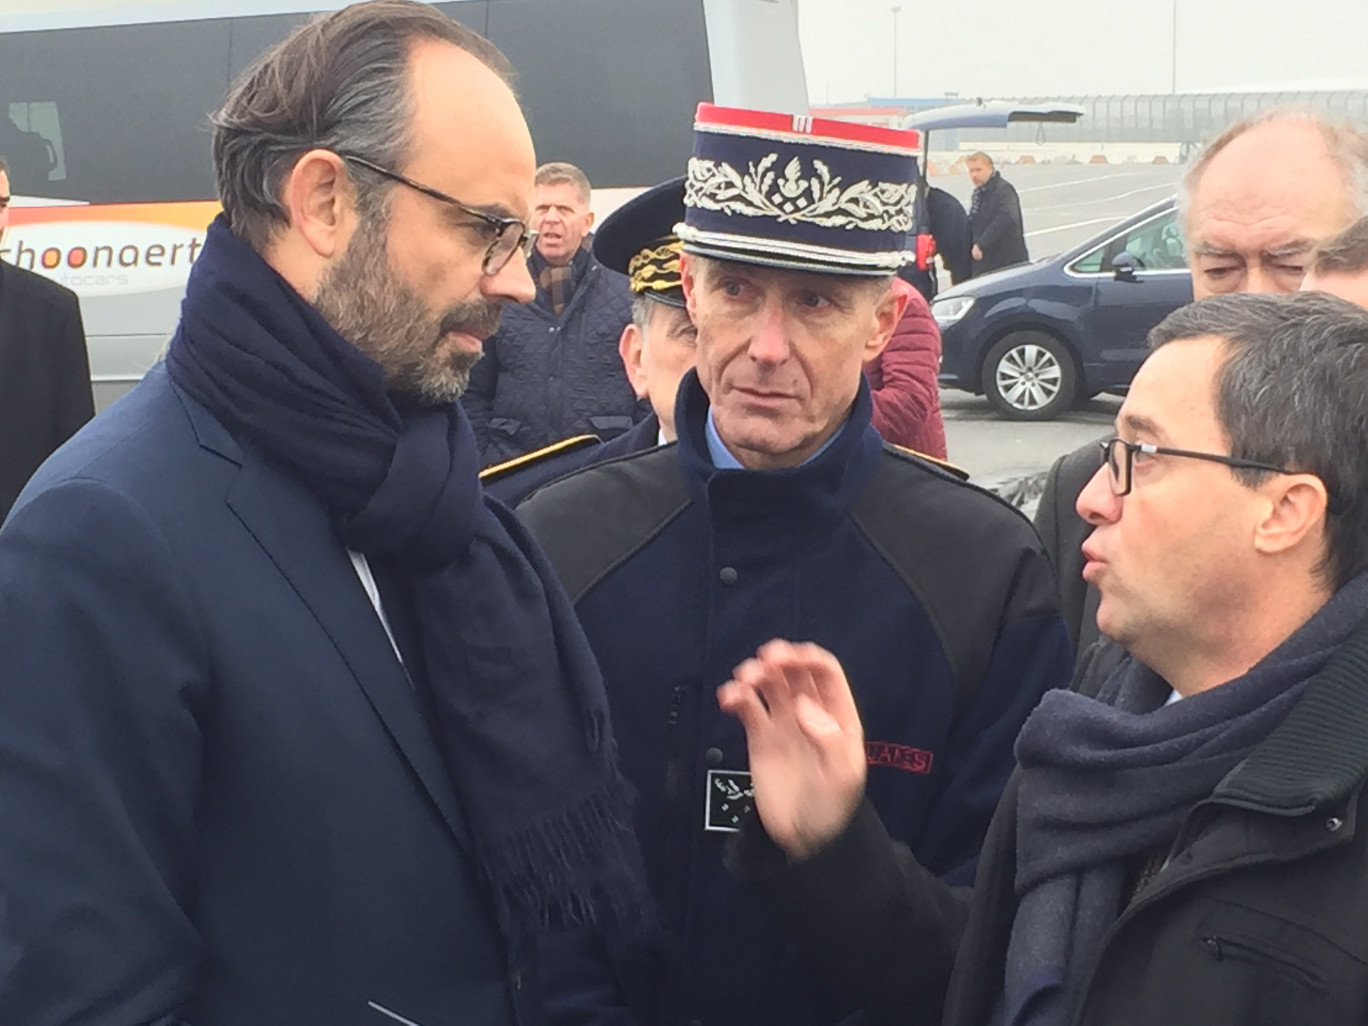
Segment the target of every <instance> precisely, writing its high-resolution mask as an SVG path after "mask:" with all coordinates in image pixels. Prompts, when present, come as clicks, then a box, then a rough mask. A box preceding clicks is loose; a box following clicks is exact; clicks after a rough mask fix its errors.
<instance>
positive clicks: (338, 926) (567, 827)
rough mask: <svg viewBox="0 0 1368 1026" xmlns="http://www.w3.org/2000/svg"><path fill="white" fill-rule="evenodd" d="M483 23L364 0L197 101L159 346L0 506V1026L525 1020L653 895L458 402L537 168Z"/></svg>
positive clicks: (512, 281) (509, 286)
mask: <svg viewBox="0 0 1368 1026" xmlns="http://www.w3.org/2000/svg"><path fill="white" fill-rule="evenodd" d="M510 76H511V69H510V68H509V66H508V63H507V61H506V60H505V59H504V58H503V56H502V55H501V54H500V53H499V52H498V51H497V50H496V49H494V47H493V46H491V45H490V44H489V43H488V42H487V41H485V40H484V39H482V38H480V37H479V36H477V35H475V34H474V33H472V32H470V31H468V30H466V29H464V28H462V27H461V26H459V25H458V24H456V23H455V22H453V21H451V20H450V19H448V18H447V17H445V16H444V15H443V14H441V13H440V12H438V11H437V10H436V9H434V8H433V7H431V6H429V5H427V4H421V3H411V2H407V0H378V2H375V3H369V4H360V5H356V6H354V7H349V8H347V9H345V10H342V11H338V12H335V13H332V14H329V15H326V16H324V17H322V18H320V19H317V20H315V21H312V22H310V23H309V24H307V25H305V26H304V27H302V28H301V29H300V30H299V31H297V32H296V33H295V34H294V35H292V36H291V37H290V38H289V39H287V40H286V41H284V42H283V43H281V44H280V45H279V46H277V47H275V48H273V49H272V50H271V51H269V52H268V53H267V54H265V55H264V56H263V57H261V58H260V59H259V60H258V61H257V62H256V63H255V64H253V65H252V66H251V67H250V68H248V69H247V71H245V72H244V73H243V76H242V78H241V79H240V80H239V81H238V83H237V84H236V85H235V86H234V87H233V89H232V91H231V93H230V94H229V96H228V98H227V100H226V102H225V103H224V105H223V107H222V108H221V109H220V110H219V111H218V113H217V114H215V115H214V118H213V122H214V134H213V159H214V165H215V169H216V172H217V177H218V186H219V195H220V198H221V200H222V202H223V208H224V214H223V216H222V217H220V218H219V219H218V220H216V221H215V222H214V224H213V225H211V226H210V228H209V232H208V236H207V240H206V242H205V245H204V248H203V250H202V251H201V253H200V255H199V258H198V260H197V261H196V263H195V267H194V271H193V273H192V274H191V276H190V280H189V283H188V286H187V290H186V296H185V302H184V305H183V307H182V318H181V323H180V325H179V327H178V329H177V332H176V335H175V337H174V339H173V340H172V342H171V345H170V349H169V351H168V355H167V359H166V363H165V365H164V366H160V367H157V368H154V369H153V370H152V371H151V372H150V373H149V374H148V375H147V377H146V378H145V379H144V380H143V381H142V382H141V384H139V386H138V387H137V388H136V389H135V390H134V391H133V392H132V393H130V394H129V395H128V396H127V397H125V398H124V399H122V400H121V401H120V402H119V403H118V404H117V406H116V407H114V408H112V409H111V410H109V411H108V412H107V414H106V415H105V416H103V417H99V418H97V419H96V420H95V421H94V422H93V423H92V424H90V425H88V426H87V427H86V428H85V429H83V430H82V431H81V432H80V433H79V434H78V435H77V436H76V437H75V438H73V439H72V441H71V442H70V443H68V445H67V446H65V447H64V448H63V449H62V450H61V451H60V452H59V454H58V455H57V456H55V457H54V458H53V459H50V460H49V461H48V462H47V463H46V464H45V466H44V467H43V469H41V470H40V471H39V472H38V474H37V476H36V477H35V478H34V479H33V480H32V481H31V482H30V484H29V485H28V487H27V488H26V489H25V491H24V493H23V494H22V495H21V496H20V498H19V501H18V503H17V504H16V506H15V508H14V510H13V512H12V513H11V515H10V518H9V520H8V521H7V522H6V523H5V525H4V527H3V529H0V653H3V655H0V823H3V829H0V1022H4V1023H14V1024H20V1023H22V1024H24V1026H48V1024H57V1023H65V1024H74V1023H77V1022H81V1023H108V1024H111V1026H113V1024H120V1026H123V1024H134V1023H138V1024H156V1026H170V1024H173V1023H197V1024H209V1023H242V1024H248V1023H250V1024H252V1026H301V1024H312V1023H317V1024H325V1023H326V1024H328V1026H380V1024H383V1023H395V1022H401V1023H413V1024H417V1023H422V1024H424V1026H438V1024H446V1023H462V1024H471V1026H509V1024H512V1023H515V1022H535V1021H540V1017H541V1016H540V1008H539V1007H538V1004H539V1002H538V1001H537V995H536V993H535V990H536V988H535V987H534V986H533V979H534V976H533V975H532V974H530V973H529V972H528V971H527V966H528V963H529V961H530V959H529V957H528V954H527V953H528V951H529V950H530V943H531V941H532V938H533V936H534V935H535V933H536V932H537V929H538V927H539V926H540V925H541V924H543V923H546V922H564V921H570V922H581V921H585V920H588V921H593V922H597V921H602V920H605V919H608V918H613V919H614V921H616V919H618V918H625V917H626V915H627V914H629V913H633V912H636V911H638V910H639V908H640V907H641V906H643V905H644V903H645V900H646V899H645V898H644V885H641V884H639V883H638V882H637V881H638V880H639V876H638V874H637V872H636V866H637V863H638V861H639V859H638V858H637V857H636V855H635V844H634V842H633V840H632V837H631V832H630V824H629V813H628V811H627V805H626V801H625V798H624V790H625V785H624V784H623V782H622V780H621V779H620V778H619V776H618V774H617V771H616V768H615V764H614V758H613V745H612V738H611V735H610V733H609V732H608V724H607V701H606V698H605V696H604V692H603V685H602V681H601V679H600V678H599V674H598V669H597V667H596V666H595V664H594V661H593V658H592V656H591V655H590V654H589V650H588V645H587V643H586V642H585V640H584V637H583V635H582V634H581V633H580V629H579V627H578V625H577V624H576V623H575V619H574V614H573V612H572V610H571V608H570V604H569V600H568V599H567V598H566V596H565V595H564V593H563V592H562V591H561V589H560V587H559V586H558V584H557V583H556V581H555V578H554V575H553V574H552V572H551V571H550V569H549V568H548V567H547V564H546V561H545V558H544V557H543V556H542V555H541V553H540V552H539V551H538V550H537V548H536V546H535V545H534V544H533V543H532V542H531V541H530V539H529V537H528V536H527V534H526V533H525V532H524V531H523V530H522V528H521V527H520V526H519V524H518V523H517V521H516V520H515V519H514V518H513V517H512V515H511V514H510V513H509V512H508V511H507V509H506V508H504V507H503V506H501V505H499V504H497V503H494V502H489V501H486V500H485V498H484V495H483V492H482V490H481V488H480V485H479V481H478V478H477V471H478V467H479V458H478V454H477V451H476V445H475V438H474V432H473V431H472V430H471V427H470V424H469V422H468V421H467V420H466V419H465V416H464V414H463V413H462V412H461V408H460V406H459V405H458V404H457V403H456V399H457V397H458V396H459V395H460V393H461V391H462V389H463V388H464V387H465V384H466V381H467V379H468V377H469V374H470V368H471V366H473V364H474V362H475V361H476V360H477V359H478V358H479V355H480V350H481V342H482V340H483V339H484V338H485V336H487V335H488V334H489V333H490V332H491V331H493V330H494V328H495V326H496V325H497V324H498V319H499V311H500V308H501V306H502V305H503V304H505V303H519V302H526V301H527V300H529V299H531V298H532V295H533V291H534V289H533V283H532V280H531V279H530V278H529V277H528V273H527V267H526V263H525V261H524V259H523V258H524V257H525V256H526V253H527V251H528V250H529V249H530V247H531V241H532V237H533V236H532V233H531V232H530V231H529V228H528V219H529V217H530V216H531V211H530V209H529V207H530V202H529V199H530V195H531V192H532V176H533V171H534V169H535V167H536V161H535V158H534V155H533V150H532V141H531V138H530V136H529V133H528V130H527V125H526V123H525V121H524V119H523V116H522V113H521V111H520V110H519V107H518V103H517V100H516V98H515V97H514V94H513V91H512V89H511V88H510V87H509V84H508V81H509V78H510Z"/></svg>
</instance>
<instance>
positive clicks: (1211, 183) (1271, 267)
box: [1036, 108, 1368, 655]
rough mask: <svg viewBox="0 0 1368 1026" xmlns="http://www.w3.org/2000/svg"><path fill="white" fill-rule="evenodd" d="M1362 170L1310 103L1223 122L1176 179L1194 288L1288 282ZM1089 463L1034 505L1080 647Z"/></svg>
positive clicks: (1349, 131) (1240, 288) (1090, 625)
mask: <svg viewBox="0 0 1368 1026" xmlns="http://www.w3.org/2000/svg"><path fill="white" fill-rule="evenodd" d="M1364 176H1368V138H1366V137H1365V136H1364V135H1363V133H1362V132H1361V131H1360V130H1358V129H1355V128H1352V127H1349V126H1345V125H1341V124H1337V123H1333V122H1331V121H1328V120H1326V119H1325V118H1323V117H1322V116H1321V115H1319V114H1316V113H1314V112H1311V111H1305V110H1300V109H1291V110H1289V109H1286V108H1273V109H1270V110H1267V111H1264V112H1263V113H1261V114H1259V115H1257V116H1255V117H1252V118H1246V119H1245V120H1243V121H1239V122H1237V123H1235V124H1234V125H1232V126H1230V128H1228V129H1226V130H1225V131H1224V132H1223V133H1221V134H1220V135H1219V136H1217V137H1216V138H1215V139H1213V140H1212V141H1211V143H1210V145H1208V146H1207V147H1206V148H1205V149H1204V150H1203V151H1202V153H1201V154H1200V155H1199V156H1198V158H1197V160H1196V161H1195V162H1194V163H1193V165H1192V167H1191V168H1189V170H1188V172H1187V174H1186V175H1185V176H1184V179H1183V190H1184V200H1183V202H1182V203H1181V204H1180V209H1181V210H1182V212H1183V218H1184V225H1183V233H1184V236H1185V237H1186V239H1187V242H1188V254H1189V262H1190V263H1191V264H1192V272H1193V273H1192V294H1193V296H1194V297H1196V298H1197V299H1202V298H1204V297H1206V296H1211V295H1216V294H1218V293H1223V292H1293V291H1295V290H1296V289H1297V288H1299V287H1300V285H1301V282H1302V275H1303V271H1304V269H1305V266H1306V263H1307V260H1308V258H1309V256H1310V251H1311V248H1312V247H1313V246H1314V245H1316V244H1317V243H1320V242H1324V241H1325V240H1327V239H1329V238H1330V237H1331V236H1332V235H1335V234H1336V233H1337V232H1340V231H1342V230H1344V229H1346V228H1348V227H1349V225H1350V224H1351V223H1352V222H1353V221H1354V220H1355V219H1356V218H1358V217H1360V216H1363V215H1365V214H1368V210H1366V209H1362V204H1363V195H1362V192H1361V190H1360V189H1359V188H1358V184H1357V183H1358V182H1359V180H1360V179H1361V178H1363V177H1364ZM1265 224H1270V225H1272V226H1273V228H1272V229H1270V231H1271V232H1272V234H1271V235H1270V234H1268V233H1266V232H1265V231H1264V227H1263V226H1264V225H1265ZM1271 253H1272V254H1278V259H1276V260H1275V259H1273V258H1272V257H1271V256H1269V254H1271ZM1098 466H1100V456H1099V454H1098V450H1097V447H1096V446H1095V445H1093V444H1091V443H1089V444H1087V445H1084V446H1082V447H1081V448H1079V449H1076V450H1075V451H1073V452H1071V453H1068V454H1066V455H1065V456H1062V457H1060V459H1058V460H1057V461H1056V462H1055V464H1054V465H1053V466H1052V467H1051V468H1050V471H1049V475H1048V477H1047V479H1046V486H1045V493H1044V494H1043V495H1042V496H1041V500H1040V505H1039V506H1038V507H1037V510H1036V527H1037V528H1038V529H1039V531H1040V534H1041V537H1042V538H1043V539H1044V541H1045V547H1046V549H1047V551H1048V552H1049V553H1050V558H1051V560H1052V561H1053V562H1054V565H1055V571H1056V574H1057V576H1058V578H1059V587H1060V593H1061V606H1062V609H1063V613H1064V618H1065V622H1066V623H1067V624H1068V626H1069V635H1070V637H1072V638H1074V639H1075V642H1076V648H1075V651H1076V652H1078V653H1079V655H1082V653H1083V652H1085V651H1087V648H1088V645H1089V644H1090V643H1091V642H1092V641H1094V640H1096V638H1097V636H1098V634H1097V622H1096V618H1095V616H1093V612H1094V611H1095V610H1096V609H1097V592H1096V589H1095V588H1093V587H1092V585H1090V584H1088V582H1086V581H1084V580H1083V579H1082V578H1081V577H1080V576H1079V571H1080V569H1081V568H1082V561H1081V558H1080V556H1079V546H1081V545H1082V544H1083V539H1084V538H1086V537H1087V536H1088V532H1089V531H1090V530H1091V528H1090V527H1089V526H1088V524H1087V523H1085V522H1084V520H1083V518H1082V517H1080V516H1079V515H1078V513H1077V512H1076V510H1075V506H1076V504H1077V501H1078V494H1079V492H1080V491H1082V489H1083V486H1084V485H1085V484H1086V483H1087V481H1088V480H1089V478H1090V477H1091V476H1092V473H1093V471H1095V470H1096V469H1097V468H1098Z"/></svg>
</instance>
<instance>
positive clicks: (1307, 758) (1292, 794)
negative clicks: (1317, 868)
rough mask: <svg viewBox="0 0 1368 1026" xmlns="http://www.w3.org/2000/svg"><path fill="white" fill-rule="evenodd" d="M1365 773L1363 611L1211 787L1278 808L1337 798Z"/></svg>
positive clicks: (1219, 797) (1230, 800)
mask: <svg viewBox="0 0 1368 1026" xmlns="http://www.w3.org/2000/svg"><path fill="white" fill-rule="evenodd" d="M1366 775H1368V618H1365V620H1364V621H1363V623H1361V624H1360V625H1359V626H1358V627H1357V628H1356V629H1355V630H1354V633H1353V634H1351V635H1350V636H1349V638H1348V640H1347V641H1345V642H1344V643H1343V644H1342V645H1340V646H1339V648H1338V649H1336V651H1335V654H1334V655H1332V656H1331V657H1330V661H1329V662H1328V663H1326V665H1325V667H1324V668H1323V669H1322V670H1321V671H1320V673H1318V674H1316V676H1315V677H1314V678H1312V680H1311V684H1310V686H1309V687H1308V688H1307V691H1306V694H1304V695H1303V696H1302V699H1301V701H1300V702H1298V703H1297V705H1296V707H1295V708H1294V709H1293V710H1292V712H1291V713H1289V714H1288V716H1287V718H1286V719H1285V720H1283V722H1282V723H1281V724H1279V726H1278V727H1277V729H1275V730H1274V731H1273V733H1272V734H1271V735H1269V738H1268V740H1267V741H1265V742H1264V743H1263V744H1261V745H1260V746H1259V747H1258V748H1256V749H1255V750H1254V752H1253V753H1252V754H1251V755H1250V756H1249V758H1248V759H1246V760H1245V761H1244V762H1243V763H1241V764H1240V765H1239V766H1237V767H1236V768H1235V769H1234V770H1233V771H1232V772H1231V773H1230V774H1229V775H1228V776H1227V777H1226V779H1225V780H1223V781H1222V782H1221V783H1220V785H1218V786H1217V788H1216V790H1215V792H1214V793H1213V794H1212V801H1215V802H1220V803H1223V804H1227V805H1237V806H1243V807H1247V808H1254V809H1257V810H1260V811H1264V812H1269V813H1273V814H1279V815H1288V816H1293V815H1301V814H1304V813H1308V812H1311V811H1313V810H1315V809H1320V808H1325V807H1326V806H1329V805H1333V804H1336V803H1339V802H1341V801H1342V800H1343V799H1344V798H1345V797H1346V796H1347V795H1349V794H1350V793H1351V792H1353V791H1354V790H1355V788H1356V787H1358V786H1359V784H1361V783H1362V781H1363V779H1364V777H1365V776H1366Z"/></svg>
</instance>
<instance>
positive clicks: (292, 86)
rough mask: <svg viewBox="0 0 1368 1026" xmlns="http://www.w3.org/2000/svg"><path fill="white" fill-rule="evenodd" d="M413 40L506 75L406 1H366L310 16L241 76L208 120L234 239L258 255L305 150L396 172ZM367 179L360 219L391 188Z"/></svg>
mask: <svg viewBox="0 0 1368 1026" xmlns="http://www.w3.org/2000/svg"><path fill="white" fill-rule="evenodd" d="M420 39H431V40H436V41H439V42H446V43H451V44H452V45H454V46H457V47H459V48H460V49H462V50H465V51H466V52H467V53H469V54H471V56H473V57H475V58H476V59H477V60H479V61H480V62H481V63H483V64H484V65H486V66H487V67H488V68H490V70H492V71H494V72H495V73H496V74H498V75H499V76H500V77H501V78H503V79H504V80H505V81H509V80H510V79H511V77H512V69H511V68H510V66H509V64H508V60H507V58H505V57H504V56H503V54H501V53H500V52H499V51H498V50H497V49H496V48H495V47H494V46H493V44H491V43H490V42H488V41H487V40H485V39H484V38H482V37H481V36H478V35H476V34H475V33H474V32H471V31H470V30H469V29H467V28H464V27H462V26H461V25H459V24H457V23H456V22H454V21H452V20H451V19H450V18H448V17H446V16H445V15H444V14H442V13H440V12H439V11H437V10H435V9H433V8H432V7H430V6H429V5H427V4H423V3H416V2H414V0H375V2H372V3H363V4H356V5H353V6H351V7H347V8H344V9H343V10H340V11H337V12H335V13H333V14H327V15H323V16H320V17H318V18H315V19H314V20H312V21H310V22H308V23H307V24H305V25H303V26H302V27H300V28H299V29H297V30H296V31H295V32H294V33H293V34H291V35H290V36H289V38H287V39H285V40H284V41H283V42H281V43H279V44H277V45H276V46H274V47H272V48H271V49H270V50H268V51H267V52H266V53H264V54H262V55H261V56H260V57H258V58H257V59H256V61H254V62H253V63H252V65H251V66H250V67H248V68H247V70H246V71H244V72H243V73H242V75H241V76H240V77H239V78H238V80H237V82H236V83H234V85H233V87H232V89H231V90H230V91H229V93H228V98H227V99H226V100H225V101H224V104H223V106H222V107H221V108H219V110H218V111H217V113H215V114H214V115H212V117H211V119H210V120H211V121H212V122H213V128H214V135H213V156H214V173H215V176H216V178H217V181H218V193H219V200H220V202H221V203H222V204H223V209H224V213H225V214H226V215H227V218H228V224H229V227H231V228H232V230H233V232H234V233H235V234H236V235H238V236H239V237H241V238H243V239H245V240H246V241H247V242H248V243H249V244H250V245H252V246H253V247H254V248H256V249H258V250H260V249H263V248H265V246H266V245H267V244H268V243H269V241H270V238H271V236H272V234H273V233H274V232H275V231H276V230H278V229H279V228H280V227H282V226H284V225H285V224H286V216H285V208H284V207H283V206H282V204H281V201H280V193H281V189H282V188H283V186H284V183H285V179H286V177H287V176H288V175H289V173H290V170H291V169H292V168H293V167H294V165H295V162H296V161H297V160H298V159H299V158H300V157H301V156H302V155H303V154H305V153H307V152H308V151H309V150H311V149H316V148H322V149H327V150H332V151H333V152H335V153H339V154H350V155H353V156H357V157H361V158H363V159H365V160H369V161H371V162H372V163H375V164H378V165H380V166H381V167H386V168H391V169H396V170H397V169H399V168H402V166H403V164H404V162H405V158H406V157H407V156H408V151H409V146H410V138H409V132H410V128H411V121H412V113H413V111H412V97H411V96H410V95H409V88H408V57H409V50H410V47H411V46H412V44H413V43H414V42H415V41H417V40H420ZM348 171H349V173H351V174H357V173H366V174H371V173H370V172H364V169H361V171H360V172H359V171H358V169H357V168H354V167H352V166H350V165H349V166H348ZM372 177H374V178H375V179H376V180H375V182H374V183H373V184H374V188H373V189H367V190H358V200H357V205H358V211H359V213H360V215H361V216H362V217H363V218H364V217H367V216H369V217H374V216H375V215H376V214H377V213H378V212H379V211H380V210H383V209H384V204H385V200H386V197H387V196H388V193H389V189H390V188H391V187H392V183H390V182H389V181H388V180H385V179H383V178H381V177H380V176H378V175H372Z"/></svg>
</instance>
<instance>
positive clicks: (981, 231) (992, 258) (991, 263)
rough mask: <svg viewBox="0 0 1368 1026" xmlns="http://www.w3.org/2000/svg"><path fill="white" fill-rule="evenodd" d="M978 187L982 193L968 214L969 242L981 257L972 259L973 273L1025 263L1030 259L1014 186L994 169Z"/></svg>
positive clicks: (977, 273) (984, 272)
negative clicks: (977, 249) (990, 175)
mask: <svg viewBox="0 0 1368 1026" xmlns="http://www.w3.org/2000/svg"><path fill="white" fill-rule="evenodd" d="M980 188H982V190H983V192H982V193H981V195H980V196H979V201H978V206H977V209H975V210H972V211H971V212H970V214H969V229H970V231H971V232H972V234H973V237H974V242H973V244H974V245H975V246H977V247H978V248H979V249H980V250H981V251H982V253H983V259H982V260H975V261H974V274H975V275H979V274H987V273H988V272H989V271H996V270H997V269H998V268H1000V267H1010V266H1011V265H1012V264H1024V263H1026V261H1028V260H1030V259H1031V258H1030V256H1028V255H1027V253H1026V235H1025V229H1024V228H1023V227H1022V220H1021V200H1019V199H1018V198H1017V191H1016V189H1015V188H1014V187H1013V186H1012V183H1011V182H1009V181H1007V179H1005V178H1003V177H1002V175H1001V174H999V173H998V172H996V171H994V172H993V176H992V177H991V178H989V179H988V181H986V182H984V183H983V185H982V186H981V187H980ZM975 191H978V190H975Z"/></svg>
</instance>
